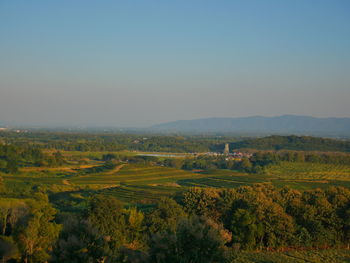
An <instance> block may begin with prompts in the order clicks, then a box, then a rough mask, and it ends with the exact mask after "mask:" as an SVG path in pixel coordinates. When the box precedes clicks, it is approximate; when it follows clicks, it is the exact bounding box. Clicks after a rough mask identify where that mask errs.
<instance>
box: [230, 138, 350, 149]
mask: <svg viewBox="0 0 350 263" xmlns="http://www.w3.org/2000/svg"><path fill="white" fill-rule="evenodd" d="M230 148H231V149H243V148H249V149H257V150H296V151H322V152H350V141H341V140H333V139H326V138H317V137H310V136H268V137H264V138H257V139H248V140H243V141H239V142H235V143H231V144H230Z"/></svg>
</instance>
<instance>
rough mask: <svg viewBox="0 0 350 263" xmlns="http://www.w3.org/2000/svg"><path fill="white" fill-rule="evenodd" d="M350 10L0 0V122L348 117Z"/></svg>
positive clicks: (294, 2)
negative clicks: (253, 116)
mask: <svg viewBox="0 0 350 263" xmlns="http://www.w3.org/2000/svg"><path fill="white" fill-rule="evenodd" d="M349 101H350V1H348V0H343V1H340V0H328V1H324V0H289V1H287V0H286V1H281V0H274V1H272V0H264V1H262V0H255V1H254V0H241V1H234V0H231V1H220V0H218V1H205V0H198V1H194V0H183V1H182V0H176V1H166V0H163V1H152V0H147V1H146V0H144V1H141V0H139V1H134V0H128V1H104V0H101V1H97V0H95V1H89V0H74V1H73V0H60V1H48V0H42V1H36V0H31V1H27V0H23V1H18V0H7V1H6V0H3V1H1V0H0V123H1V122H2V121H3V122H4V121H5V122H12V123H22V124H41V125H62V124H67V125H112V126H119V127H121V126H147V125H151V124H154V123H159V122H164V121H172V120H177V119H194V118H203V117H230V116H233V117H237V116H249V115H265V116H273V115H281V114H298V115H312V116H317V117H329V116H335V117H350V103H349Z"/></svg>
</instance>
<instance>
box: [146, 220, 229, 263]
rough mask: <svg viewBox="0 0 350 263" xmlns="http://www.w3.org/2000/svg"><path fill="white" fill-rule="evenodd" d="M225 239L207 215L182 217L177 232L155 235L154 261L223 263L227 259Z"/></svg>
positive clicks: (152, 260)
mask: <svg viewBox="0 0 350 263" xmlns="http://www.w3.org/2000/svg"><path fill="white" fill-rule="evenodd" d="M224 244H225V239H223V238H222V237H221V235H220V232H219V231H218V230H217V229H215V228H213V227H212V226H210V225H209V224H208V223H207V222H206V219H205V218H199V217H192V218H190V219H184V220H181V221H180V222H179V223H178V225H177V227H176V230H175V231H171V230H168V231H165V232H161V233H157V234H155V235H153V236H152V238H151V241H150V260H151V262H154V263H219V262H223V261H224V260H225V256H224V254H225V250H224Z"/></svg>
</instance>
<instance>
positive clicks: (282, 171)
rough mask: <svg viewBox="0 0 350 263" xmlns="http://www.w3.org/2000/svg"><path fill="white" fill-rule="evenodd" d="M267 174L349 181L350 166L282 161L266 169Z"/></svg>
mask: <svg viewBox="0 0 350 263" xmlns="http://www.w3.org/2000/svg"><path fill="white" fill-rule="evenodd" d="M267 174H268V175H272V176H278V177H280V178H289V179H318V180H342V181H350V166H349V165H339V164H338V165H335V164H322V163H291V162H282V163H281V164H279V165H274V166H271V167H270V168H268V169H267Z"/></svg>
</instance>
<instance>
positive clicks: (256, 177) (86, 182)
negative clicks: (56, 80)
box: [2, 152, 350, 204]
mask: <svg viewBox="0 0 350 263" xmlns="http://www.w3.org/2000/svg"><path fill="white" fill-rule="evenodd" d="M89 154H91V153H88V155H89ZM96 154H97V153H93V154H92V155H93V158H95V157H96ZM130 154H131V153H130ZM77 155H78V153H75V152H73V153H72V155H71V157H76V156H77ZM88 155H87V153H86V154H85V155H84V154H81V155H79V158H86V159H87V160H88V163H86V164H84V165H79V164H74V162H72V164H69V165H67V166H65V167H59V168H23V169H22V172H21V173H20V174H18V175H8V174H3V175H2V177H3V178H4V182H5V185H6V188H7V189H10V190H11V191H12V192H13V195H14V196H15V194H16V192H20V191H21V189H22V190H23V189H26V191H27V192H29V190H30V189H31V188H33V187H38V186H40V187H41V188H45V189H46V190H49V192H50V193H51V194H52V195H55V196H56V197H59V198H68V199H69V200H71V199H75V198H71V196H70V193H72V194H81V196H82V198H85V197H87V196H89V195H91V194H92V193H94V192H103V193H105V194H108V195H112V196H115V197H117V198H118V199H119V200H121V201H123V202H124V203H129V204H130V203H152V202H154V201H155V200H157V199H159V197H160V196H173V195H175V194H176V193H177V192H182V191H185V190H187V189H188V188H189V187H194V186H198V187H217V188H235V187H239V186H242V185H252V184H254V183H271V184H273V185H275V186H277V187H284V186H289V187H291V188H294V189H300V190H304V189H311V188H318V187H319V188H327V187H329V186H331V185H334V186H346V187H350V166H347V165H330V164H316V163H292V162H282V163H280V164H278V165H273V166H271V167H269V168H267V170H266V173H265V174H248V173H240V172H235V171H231V170H213V171H210V172H192V171H186V170H181V169H174V168H168V167H163V166H155V165H142V164H128V163H124V164H121V163H119V164H117V165H116V167H115V168H113V169H110V170H106V169H102V168H103V167H102V166H101V165H103V162H99V161H96V159H91V158H92V156H88ZM94 167H95V168H96V169H91V168H94ZM99 167H102V168H101V169H99ZM65 192H66V193H67V194H61V195H57V194H58V193H65Z"/></svg>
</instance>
